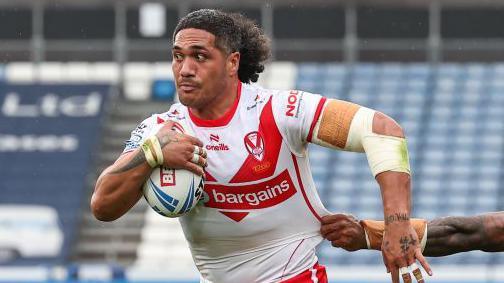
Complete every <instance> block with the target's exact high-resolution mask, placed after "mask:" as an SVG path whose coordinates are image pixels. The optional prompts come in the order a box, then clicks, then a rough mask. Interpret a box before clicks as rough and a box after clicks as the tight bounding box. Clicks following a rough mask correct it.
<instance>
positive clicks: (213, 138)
mask: <svg viewBox="0 0 504 283" xmlns="http://www.w3.org/2000/svg"><path fill="white" fill-rule="evenodd" d="M210 143H211V144H207V145H206V146H205V148H206V149H207V150H229V146H227V145H226V144H224V143H221V142H220V137H219V135H214V134H210Z"/></svg>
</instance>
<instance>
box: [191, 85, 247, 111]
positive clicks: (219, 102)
mask: <svg viewBox="0 0 504 283" xmlns="http://www.w3.org/2000/svg"><path fill="white" fill-rule="evenodd" d="M239 84H240V81H239V80H238V79H236V80H233V81H232V82H231V83H229V84H227V85H226V87H225V89H224V91H223V92H222V94H221V95H219V97H218V98H217V99H214V100H213V101H211V102H210V103H208V104H207V105H205V107H202V108H192V107H191V108H190V110H191V114H193V115H194V116H196V117H198V118H199V119H202V120H216V119H219V118H221V117H222V116H224V115H225V114H226V113H227V112H228V111H229V110H230V109H231V108H232V107H233V105H234V104H235V100H236V99H238V95H237V94H238V93H237V91H238V85H239Z"/></svg>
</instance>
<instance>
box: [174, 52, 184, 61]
mask: <svg viewBox="0 0 504 283" xmlns="http://www.w3.org/2000/svg"><path fill="white" fill-rule="evenodd" d="M173 58H175V60H177V61H180V60H182V59H184V56H182V54H180V53H175V54H173Z"/></svg>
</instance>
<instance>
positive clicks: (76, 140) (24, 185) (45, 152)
mask: <svg viewBox="0 0 504 283" xmlns="http://www.w3.org/2000/svg"><path fill="white" fill-rule="evenodd" d="M27 66H28V65H27ZM110 92H111V91H110V87H109V86H106V85H98V84H87V85H68V84H61V85H55V84H43V85H42V84H40V85H37V84H25V85H21V84H3V85H1V86H0V100H1V101H2V109H1V113H0V115H1V119H0V152H1V154H0V171H1V172H2V178H0V187H1V189H0V207H3V208H4V209H7V208H10V209H11V210H13V211H15V210H16V207H15V205H18V206H17V209H18V210H19V213H20V215H17V216H16V217H17V218H18V220H17V221H13V222H12V223H13V224H16V225H17V226H20V225H21V226H22V225H23V223H25V225H29V223H32V225H34V227H37V226H39V227H41V228H40V229H43V227H46V229H48V233H50V232H51V230H50V229H52V230H54V229H58V228H56V227H54V226H55V225H56V226H59V225H61V229H62V232H63V235H64V242H63V246H62V249H61V250H60V251H54V252H53V253H52V254H47V253H41V252H40V251H39V252H37V250H36V249H37V247H34V249H35V250H34V251H33V253H23V252H22V251H23V250H24V249H23V247H24V246H30V245H32V244H33V243H32V242H31V241H33V238H30V235H28V234H27V235H25V239H24V240H23V241H20V242H19V243H18V245H17V246H13V247H10V246H8V245H7V246H6V245H5V244H6V243H5V242H3V243H2V244H1V245H0V246H1V247H2V249H7V250H10V251H11V252H12V253H13V254H14V256H9V257H7V258H6V259H5V260H6V261H7V262H6V264H31V263H37V262H44V263H65V262H67V260H68V256H69V253H70V250H71V247H72V246H73V244H74V240H75V236H76V231H77V228H78V223H79V217H80V213H81V210H80V207H81V205H82V200H83V199H82V196H83V195H84V193H85V190H84V189H85V187H84V183H85V180H86V175H87V172H88V170H89V169H90V165H91V157H92V155H91V154H90V153H92V152H93V149H94V147H95V145H96V141H97V139H98V133H99V130H100V120H101V118H102V116H103V113H104V108H105V105H106V102H107V99H108V98H109V96H110ZM76 124H78V125H79V127H78V128H77V127H75V125H76ZM30 204H36V205H38V206H39V207H26V206H20V205H30ZM51 208H52V209H51ZM34 209H38V211H39V213H36V212H34V213H28V212H29V211H33V210H34ZM53 210H55V211H56V212H57V217H56V216H55V215H53V214H54V212H53ZM21 215H24V216H21ZM51 215H52V216H51ZM46 216H47V217H46ZM29 217H31V218H29ZM56 218H57V219H56ZM50 219H52V220H50ZM58 219H59V220H58ZM55 222H58V224H47V223H55ZM2 223H3V225H5V224H6V223H9V222H5V221H4V222H2ZM44 223H45V224H44ZM12 229H14V226H13V228H12ZM37 230H38V229H34V231H32V232H34V233H36V232H37ZM26 232H27V233H28V232H29V231H26ZM51 233H52V232H51ZM20 235H24V234H23V233H20ZM18 239H23V237H21V236H20V238H18ZM41 240H42V239H41ZM48 245H52V243H48ZM44 248H45V247H44V246H42V245H38V249H39V250H44Z"/></svg>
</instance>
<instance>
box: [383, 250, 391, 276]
mask: <svg viewBox="0 0 504 283" xmlns="http://www.w3.org/2000/svg"><path fill="white" fill-rule="evenodd" d="M382 259H383V264H385V268H386V269H387V273H390V268H389V266H388V262H387V259H386V258H385V254H384V253H383V252H382Z"/></svg>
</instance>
